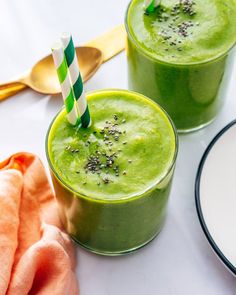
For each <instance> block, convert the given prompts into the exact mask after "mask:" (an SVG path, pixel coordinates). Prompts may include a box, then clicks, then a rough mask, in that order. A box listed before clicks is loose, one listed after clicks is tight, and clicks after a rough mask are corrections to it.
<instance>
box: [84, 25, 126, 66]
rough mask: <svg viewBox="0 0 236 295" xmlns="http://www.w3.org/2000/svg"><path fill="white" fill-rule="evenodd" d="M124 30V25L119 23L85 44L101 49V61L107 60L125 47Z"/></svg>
mask: <svg viewBox="0 0 236 295" xmlns="http://www.w3.org/2000/svg"><path fill="white" fill-rule="evenodd" d="M125 43H126V31H125V27H124V25H119V26H117V27H115V28H114V29H113V30H111V31H109V32H107V33H105V34H104V35H102V36H100V37H98V38H96V39H94V40H92V41H90V42H88V43H86V44H85V46H90V47H95V48H98V49H100V50H101V51H102V53H103V62H105V61H107V60H109V59H110V58H112V57H113V56H115V55H117V54H118V53H120V52H121V51H123V50H124V49H125Z"/></svg>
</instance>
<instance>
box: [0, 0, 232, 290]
mask: <svg viewBox="0 0 236 295" xmlns="http://www.w3.org/2000/svg"><path fill="white" fill-rule="evenodd" d="M127 4H128V0H116V1H115V0H113V1H111V0H99V1H98V0H91V1H82V0H77V1H76V0H73V1H72V0H67V1H65V0H61V1H57V0H39V1H31V0H21V1H18V0H0V38H1V46H0V65H1V67H0V80H1V81H2V80H6V79H8V78H11V77H12V76H15V75H18V74H20V73H21V72H23V71H24V70H25V69H27V68H29V67H31V66H32V65H33V64H34V62H35V61H37V60H38V59H40V58H41V57H43V56H44V55H46V54H47V53H49V51H50V46H51V44H52V43H53V42H54V41H55V40H57V38H59V36H60V34H61V33H62V32H64V31H70V32H72V34H73V36H74V40H75V43H76V44H79V43H83V42H85V41H88V40H90V39H92V38H93V37H95V36H97V35H99V34H101V33H103V32H105V31H106V30H109V29H110V28H112V27H113V26H115V25H117V24H119V23H121V22H123V19H124V14H125V11H126V6H127ZM232 78H233V79H232ZM232 78H231V84H230V88H229V91H228V95H227V101H226V104H225V106H224V108H223V110H222V112H221V113H220V115H219V116H218V118H217V119H216V120H215V122H214V123H213V124H211V125H210V126H209V127H207V128H206V129H204V130H202V131H200V132H197V133H192V134H190V135H185V136H180V149H179V156H178V161H177V167H176V173H175V178H174V183H173V189H172V192H171V197H170V203H169V212H168V218H167V221H166V225H165V227H164V229H163V231H162V232H161V234H160V235H159V237H158V238H157V239H155V240H154V241H153V242H152V243H151V244H149V245H148V246H147V247H145V248H143V249H142V250H140V251H139V252H137V253H135V254H132V255H129V256H124V257H118V258H109V257H102V256H98V255H95V254H91V253H88V252H86V251H84V250H82V249H81V248H79V247H78V249H77V254H78V266H77V276H78V279H79V283H80V290H81V295H132V294H135V295H172V294H173V295H176V294H177V295H179V294H180V295H185V294H186V295H189V294H191V295H195V294H196V295H202V294H204V295H205V294H206V295H232V294H236V281H235V278H234V277H233V276H232V275H231V274H230V273H229V271H228V270H226V269H225V267H224V266H223V265H222V264H221V262H220V261H219V260H218V258H217V257H216V256H215V254H214V253H213V251H212V250H211V248H210V246H209V245H208V242H207V240H206V239H205V236H204V234H203V232H202V230H201V227H200V224H199V221H198V218H197V214H196V210H195V203H194V182H195V175H196V171H197V167H198V164H199V161H200V158H201V156H202V154H203V152H204V150H205V148H206V147H207V145H208V144H209V142H210V141H211V139H212V138H213V136H214V135H215V134H216V133H217V132H218V131H219V130H220V129H221V128H222V127H223V126H225V125H226V124H227V123H228V122H230V121H231V120H232V119H234V118H235V117H236V82H235V81H236V67H234V72H233V76H232ZM85 87H86V90H94V89H98V88H127V74H126V58H125V54H124V53H122V54H120V55H119V56H118V57H116V58H114V59H113V60H111V61H110V62H108V63H106V64H105V65H103V66H102V68H101V69H100V70H99V71H98V72H97V73H96V75H95V76H94V77H93V78H92V79H91V80H90V81H89V82H88V83H87V84H86V86H85ZM61 105H62V100H61V99H60V97H59V96H57V97H51V96H44V95H40V94H37V93H35V92H33V91H31V90H26V91H24V92H22V93H20V94H18V95H16V96H14V97H12V98H10V99H8V100H6V101H4V102H2V103H0V158H1V160H3V159H4V158H5V157H8V156H9V155H10V154H12V153H14V152H18V151H30V152H33V153H36V154H38V155H39V156H40V158H41V159H42V160H43V162H44V163H45V165H46V166H47V163H46V157H45V152H44V140H45V134H46V131H47V128H48V125H49V123H50V121H51V120H52V118H53V117H54V115H55V114H56V113H57V111H58V110H59V109H60V107H61ZM12 295H13V294H12Z"/></svg>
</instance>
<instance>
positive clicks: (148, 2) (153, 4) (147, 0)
mask: <svg viewBox="0 0 236 295" xmlns="http://www.w3.org/2000/svg"><path fill="white" fill-rule="evenodd" d="M160 3H161V0H144V9H145V11H146V12H147V13H150V12H153V11H154V10H155V8H157V6H158V5H159V4H160Z"/></svg>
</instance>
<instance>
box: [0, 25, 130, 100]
mask: <svg viewBox="0 0 236 295" xmlns="http://www.w3.org/2000/svg"><path fill="white" fill-rule="evenodd" d="M125 39H126V33H125V28H124V26H123V25H120V26H117V27H115V28H114V29H113V30H111V31H110V32H108V33H105V34H104V35H102V36H100V37H98V38H97V39H95V40H92V41H90V42H88V43H86V44H85V45H84V46H83V47H76V53H77V56H78V59H79V66H80V70H81V74H82V77H83V81H84V82H85V81H87V80H88V79H89V78H91V77H92V76H93V75H94V73H95V72H96V71H97V70H98V68H99V67H100V66H101V64H102V63H103V62H106V61H107V60H109V59H110V58H112V57H113V56H115V55H116V54H118V53H119V52H121V51H122V50H124V48H125ZM27 86H28V87H30V88H32V89H33V90H35V91H37V92H39V93H43V94H57V93H60V92H61V89H60V85H59V83H58V78H57V74H56V70H55V66H54V63H53V59H52V56H51V55H48V56H46V57H44V58H43V59H41V60H40V61H39V62H37V63H36V64H35V65H34V66H33V68H32V69H30V70H29V71H27V72H26V73H25V74H24V75H23V76H22V77H20V78H18V79H16V80H14V81H10V82H7V83H3V84H0V101H1V100H3V99H5V98H7V97H9V96H11V95H14V94H16V93H17V92H19V91H21V90H23V89H25V88H26V87H27Z"/></svg>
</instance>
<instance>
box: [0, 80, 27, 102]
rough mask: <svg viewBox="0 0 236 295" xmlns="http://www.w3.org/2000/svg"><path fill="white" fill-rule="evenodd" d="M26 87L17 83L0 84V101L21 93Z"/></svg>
mask: <svg viewBox="0 0 236 295" xmlns="http://www.w3.org/2000/svg"><path fill="white" fill-rule="evenodd" d="M26 87H27V86H26V85H25V84H23V83H21V82H18V81H14V82H7V83H2V84H0V101H2V100H4V99H5V98H7V97H9V96H12V95H14V94H16V93H18V92H20V91H22V90H23V89H25V88H26Z"/></svg>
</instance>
